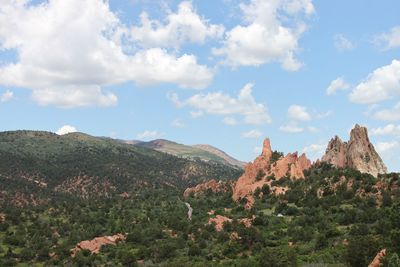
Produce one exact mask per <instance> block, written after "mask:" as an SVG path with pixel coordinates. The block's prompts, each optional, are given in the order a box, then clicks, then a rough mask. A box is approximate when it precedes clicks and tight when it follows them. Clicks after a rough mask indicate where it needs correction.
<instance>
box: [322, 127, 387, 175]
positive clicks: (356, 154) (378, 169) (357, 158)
mask: <svg viewBox="0 0 400 267" xmlns="http://www.w3.org/2000/svg"><path fill="white" fill-rule="evenodd" d="M321 161H323V162H327V163H330V164H332V165H335V166H336V167H339V168H344V167H349V168H353V169H356V170H359V171H360V172H362V173H369V174H371V175H373V176H375V177H377V176H378V174H382V173H386V172H387V168H386V166H385V164H384V163H383V161H382V159H381V157H380V156H379V155H378V153H377V152H376V151H375V148H374V146H373V145H372V144H371V142H370V141H369V138H368V131H367V128H365V127H361V126H359V125H358V124H356V126H355V127H354V128H353V129H352V130H351V133H350V141H349V142H343V141H342V140H340V138H339V137H337V136H335V137H334V138H332V139H331V141H330V142H329V144H328V147H327V148H326V152H325V155H324V156H323V157H322V159H321Z"/></svg>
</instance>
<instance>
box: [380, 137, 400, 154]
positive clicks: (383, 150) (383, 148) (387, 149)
mask: <svg viewBox="0 0 400 267" xmlns="http://www.w3.org/2000/svg"><path fill="white" fill-rule="evenodd" d="M399 148H400V143H399V142H398V141H391V142H378V143H377V144H376V151H378V153H379V154H382V155H383V156H388V154H391V153H392V152H393V151H398V150H399Z"/></svg>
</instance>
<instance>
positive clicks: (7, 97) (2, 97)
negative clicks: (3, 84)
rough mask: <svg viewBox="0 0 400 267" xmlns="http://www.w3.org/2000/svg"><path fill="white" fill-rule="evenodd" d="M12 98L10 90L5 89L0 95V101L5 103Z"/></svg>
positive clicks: (12, 94)
mask: <svg viewBox="0 0 400 267" xmlns="http://www.w3.org/2000/svg"><path fill="white" fill-rule="evenodd" d="M13 98H14V93H13V92H12V91H10V90H7V91H5V92H4V93H3V94H1V95H0V102H1V103H5V102H8V101H10V100H11V99H13Z"/></svg>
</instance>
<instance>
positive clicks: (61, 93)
mask: <svg viewBox="0 0 400 267" xmlns="http://www.w3.org/2000/svg"><path fill="white" fill-rule="evenodd" d="M32 99H33V100H34V101H35V102H36V103H38V104H39V105H41V106H48V105H55V106H58V107H61V108H73V107H87V106H100V107H108V106H114V105H116V104H117V102H118V98H117V96H115V95H114V94H113V93H103V92H102V90H101V88H100V87H99V86H82V87H79V88H74V87H67V86H65V87H64V86H63V87H60V88H57V89H56V90H55V89H54V88H52V89H37V90H34V91H33V93H32Z"/></svg>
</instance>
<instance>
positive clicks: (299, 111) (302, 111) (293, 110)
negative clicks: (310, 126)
mask: <svg viewBox="0 0 400 267" xmlns="http://www.w3.org/2000/svg"><path fill="white" fill-rule="evenodd" d="M288 117H289V118H290V119H293V120H298V121H310V120H311V115H310V113H308V112H307V108H306V107H304V106H299V105H291V106H290V107H289V108H288Z"/></svg>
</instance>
